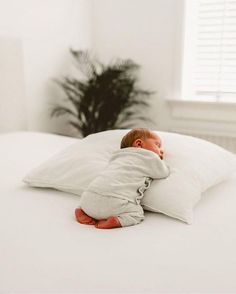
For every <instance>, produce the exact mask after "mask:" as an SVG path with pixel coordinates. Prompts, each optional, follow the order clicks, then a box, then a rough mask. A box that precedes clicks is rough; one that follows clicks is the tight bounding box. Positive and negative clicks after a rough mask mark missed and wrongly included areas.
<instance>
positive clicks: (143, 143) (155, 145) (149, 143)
mask: <svg viewBox="0 0 236 294" xmlns="http://www.w3.org/2000/svg"><path fill="white" fill-rule="evenodd" d="M133 147H140V148H144V149H147V150H150V151H152V152H154V153H156V154H157V155H158V156H159V157H160V159H161V160H162V159H163V158H164V150H163V149H162V143H161V139H160V137H159V136H157V135H153V137H151V138H147V139H145V140H142V139H138V140H136V141H135V142H134V145H133Z"/></svg>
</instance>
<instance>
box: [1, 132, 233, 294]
mask: <svg viewBox="0 0 236 294" xmlns="http://www.w3.org/2000/svg"><path fill="white" fill-rule="evenodd" d="M76 140H78V139H72V138H68V137H63V136H57V135H51V134H43V133H30V132H28V133H27V132H25V133H24V132H19V133H10V134H5V135H1V136H0V151H1V152H0V166H1V192H0V198H1V204H0V210H1V212H0V217H1V219H0V238H1V242H0V263H1V268H0V293H236V250H235V248H236V212H235V211H236V176H232V177H231V178H229V179H228V180H226V181H224V182H223V183H221V184H219V185H217V186H215V187H213V188H211V189H210V190H208V191H207V192H206V193H205V194H204V197H203V199H202V200H201V201H200V202H199V204H198V205H197V207H196V208H195V221H194V223H193V224H192V225H187V224H185V223H183V222H181V221H178V220H174V219H173V218H170V217H167V216H164V215H162V214H156V213H151V212H146V218H145V221H144V222H142V223H141V224H140V225H137V226H132V227H126V228H122V229H114V230H98V229H96V228H94V227H93V226H85V225H80V224H78V223H77V222H76V221H75V219H74V209H75V207H77V206H78V205H79V197H78V196H75V195H72V194H69V193H63V192H59V191H56V190H52V189H40V188H38V189H36V188H29V187H28V186H26V185H25V184H24V183H23V182H22V179H23V177H24V176H25V174H26V173H27V172H28V171H29V170H30V169H32V168H33V167H34V166H37V165H38V164H39V163H40V162H42V161H43V160H45V159H47V158H49V157H50V156H51V155H52V154H54V153H57V152H58V151H60V150H62V149H63V148H65V147H66V146H69V145H70V144H71V143H73V142H75V141H76ZM213 199H214V200H213Z"/></svg>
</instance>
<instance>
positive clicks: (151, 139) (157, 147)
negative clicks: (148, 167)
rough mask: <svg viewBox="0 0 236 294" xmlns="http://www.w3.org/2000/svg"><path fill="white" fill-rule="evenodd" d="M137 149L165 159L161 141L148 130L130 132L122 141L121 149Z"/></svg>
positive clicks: (140, 129)
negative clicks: (142, 149) (145, 150)
mask: <svg viewBox="0 0 236 294" xmlns="http://www.w3.org/2000/svg"><path fill="white" fill-rule="evenodd" d="M127 147H137V148H144V149H147V150H150V151H152V152H154V153H156V154H157V155H158V156H159V157H160V158H161V159H163V157H164V151H163V149H162V144H161V139H160V137H159V136H158V135H156V134H155V133H153V132H151V131H150V130H148V129H142V128H137V129H133V130H131V131H129V132H128V133H127V134H126V135H125V136H124V137H123V138H122V140H121V144H120V148H127Z"/></svg>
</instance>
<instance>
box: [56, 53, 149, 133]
mask: <svg viewBox="0 0 236 294" xmlns="http://www.w3.org/2000/svg"><path fill="white" fill-rule="evenodd" d="M70 52H71V54H72V56H73V59H74V60H75V62H76V67H77V68H78V69H79V71H80V73H81V74H82V75H83V78H82V79H78V78H75V77H68V76H67V77H63V78H62V79H60V80H56V82H57V84H58V85H59V86H60V87H61V88H62V89H63V91H64V92H65V94H66V97H67V100H68V102H69V103H67V105H63V104H57V105H55V106H53V109H52V111H51V116H52V117H53V116H61V115H65V114H67V115H68V123H69V124H70V125H72V126H73V127H74V128H76V129H77V130H78V132H79V133H80V134H81V135H82V136H83V137H85V136H87V135H89V134H91V133H96V132H101V131H104V130H111V129H117V128H131V127H133V126H135V125H136V124H137V121H140V120H142V121H143V120H145V121H148V120H149V118H148V117H147V116H145V115H144V113H145V110H146V109H147V107H148V106H149V103H148V100H147V98H148V97H149V96H150V95H151V94H152V92H150V91H146V90H142V89H140V88H138V86H137V77H136V75H135V72H136V71H137V69H138V68H139V66H138V65H137V64H136V63H134V62H133V61H132V60H130V59H125V60H122V59H117V60H115V61H114V62H111V63H109V64H108V65H105V64H103V63H101V62H99V61H98V60H97V59H96V58H94V57H91V54H90V53H89V52H88V51H74V50H72V49H71V50H70Z"/></svg>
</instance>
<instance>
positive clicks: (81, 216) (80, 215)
mask: <svg viewBox="0 0 236 294" xmlns="http://www.w3.org/2000/svg"><path fill="white" fill-rule="evenodd" d="M75 217H76V220H77V221H78V222H79V223H81V224H84V225H95V224H96V223H97V222H96V220H95V219H93V218H92V217H90V216H88V215H87V214H86V213H85V212H84V211H83V210H82V209H80V208H76V210H75Z"/></svg>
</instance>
